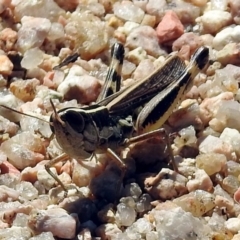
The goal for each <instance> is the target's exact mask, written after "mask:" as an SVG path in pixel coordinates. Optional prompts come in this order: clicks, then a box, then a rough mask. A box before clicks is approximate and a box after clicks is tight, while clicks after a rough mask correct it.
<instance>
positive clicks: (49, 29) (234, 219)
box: [0, 0, 240, 240]
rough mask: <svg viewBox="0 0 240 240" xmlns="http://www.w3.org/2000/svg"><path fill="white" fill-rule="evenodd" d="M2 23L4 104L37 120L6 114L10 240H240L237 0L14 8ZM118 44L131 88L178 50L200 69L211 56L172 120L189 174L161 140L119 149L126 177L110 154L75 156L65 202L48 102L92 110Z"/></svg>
mask: <svg viewBox="0 0 240 240" xmlns="http://www.w3.org/2000/svg"><path fill="white" fill-rule="evenodd" d="M0 18H1V23H0V105H4V106H8V107H10V108H12V109H15V110H17V111H20V112H22V113H25V114H29V115H31V116H34V117H35V118H34V117H29V116H24V115H21V114H19V113H17V112H14V111H12V110H9V109H6V108H3V107H0V144H1V146H0V239H2V240H14V239H21V240H25V239H26V240H27V239H30V240H43V239H44V240H54V239H73V240H83V239H85V240H86V239H95V240H97V239H106V240H120V239H125V240H143V239H146V240H157V239H161V240H183V239H184V240H195V239H196V240H197V239H201V240H205V239H206V240H208V239H214V240H216V239H219V240H222V239H226V240H228V239H229V240H230V239H234V240H238V239H240V205H239V203H240V160H239V159H240V121H239V119H240V103H239V101H240V90H239V82H240V44H239V42H240V1H239V0H221V1H219V0H211V1H208V0H188V1H183V0H172V1H163V0H143V1H137V0H133V1H116V0H83V1H77V0H69V1H62V0H56V1H53V0H41V1H31V0H21V1H18V0H13V1H10V0H2V1H0ZM116 42H119V43H122V44H123V45H124V48H125V59H124V62H123V68H122V74H121V76H122V86H121V87H122V88H125V87H127V86H129V85H131V84H133V83H135V82H137V81H141V79H144V78H146V77H147V76H149V75H150V74H151V73H153V72H154V70H155V69H158V68H159V67H161V66H162V65H163V64H164V63H165V62H166V59H167V57H168V55H169V54H170V53H172V52H175V54H177V55H178V56H179V57H180V58H181V61H182V62H183V63H184V64H186V65H188V64H189V62H191V56H192V55H193V53H194V52H195V51H196V50H197V49H198V48H200V47H202V46H204V47H207V48H208V49H209V58H210V62H209V64H208V65H207V66H206V67H205V68H204V69H203V71H201V72H199V74H198V75H197V76H196V77H195V78H194V80H193V87H192V88H191V89H190V91H189V92H188V93H187V94H186V96H184V98H183V99H181V102H179V106H178V107H177V108H176V109H175V110H174V112H173V113H172V114H171V116H170V117H169V118H168V120H167V122H166V123H165V124H164V128H165V129H166V131H167V132H168V133H170V141H171V148H172V151H173V155H174V158H175V161H176V163H177V167H178V172H176V171H173V170H172V169H171V164H169V149H168V148H167V146H166V140H164V139H163V138H159V137H158V138H151V139H147V140H145V141H142V142H139V143H137V144H133V145H131V146H129V147H127V148H120V147H119V148H117V155H118V156H119V157H121V159H122V160H123V162H124V163H125V164H126V171H125V172H123V170H122V168H120V167H119V165H117V164H116V163H115V162H114V161H112V160H111V158H109V156H108V155H106V154H104V153H96V154H95V155H94V156H93V157H92V158H91V159H90V160H86V159H85V158H84V157H83V156H79V157H76V156H66V157H65V159H64V160H65V161H63V162H59V163H56V164H55V165H54V166H53V167H51V171H52V172H53V173H54V174H56V175H57V176H58V178H59V179H60V180H61V182H62V183H63V184H64V186H66V188H67V189H69V191H68V196H64V191H63V189H62V188H61V187H60V186H59V184H58V183H57V182H56V181H55V180H54V179H53V178H52V177H51V176H50V175H49V174H48V172H47V171H46V170H45V167H44V166H45V164H47V163H49V161H50V159H54V158H55V157H57V156H60V155H61V154H63V153H64V150H63V149H62V148H61V147H60V146H59V143H58V141H57V140H56V138H54V135H53V134H52V131H51V127H50V124H49V120H50V116H51V114H52V113H53V107H52V105H51V103H50V99H52V101H53V104H54V107H55V108H56V109H57V110H60V109H63V108H66V107H77V108H81V107H84V106H88V105H91V104H94V103H95V102H96V100H97V97H98V95H99V93H100V91H101V87H102V85H103V83H104V80H105V77H106V75H107V70H108V66H109V64H110V61H111V59H110V49H111V46H112V45H113V44H114V43H116ZM76 53H77V54H79V57H78V58H77V60H76V61H75V62H71V63H69V64H67V65H66V66H63V67H62V68H61V69H56V70H54V67H56V66H57V65H59V64H60V63H61V62H62V61H63V60H64V59H65V58H66V57H68V56H70V55H72V54H76ZM175 70H176V68H175ZM173 71H174V69H173ZM79 120H80V119H79ZM125 124H126V121H125ZM77 126H78V127H79V124H77ZM94 137H96V136H94ZM77 141H80V138H79V137H76V139H75V141H74V143H76V142H77ZM80 144H81V141H80ZM77 146H78V144H77ZM79 147H80V146H79ZM63 148H65V151H67V148H66V146H64V147H63ZM73 157H75V158H73ZM76 190H77V191H76Z"/></svg>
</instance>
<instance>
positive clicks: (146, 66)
mask: <svg viewBox="0 0 240 240" xmlns="http://www.w3.org/2000/svg"><path fill="white" fill-rule="evenodd" d="M133 51H135V50H133ZM133 51H131V52H133ZM144 58H145V57H144ZM139 62H140V63H139V65H138V66H137V68H136V69H135V71H134V72H133V74H132V77H133V79H135V80H137V81H138V80H141V79H144V77H147V76H148V75H150V74H151V73H152V72H153V71H154V70H155V67H154V64H153V62H152V61H151V60H150V59H143V60H141V61H139Z"/></svg>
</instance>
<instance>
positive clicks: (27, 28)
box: [17, 14, 51, 51]
mask: <svg viewBox="0 0 240 240" xmlns="http://www.w3.org/2000/svg"><path fill="white" fill-rule="evenodd" d="M26 15H27V14H26ZM21 23H22V26H21V28H20V29H19V32H18V40H17V45H18V47H19V48H20V49H21V50H22V51H26V50H29V49H31V48H34V47H40V46H41V45H42V43H43V41H44V39H45V38H46V37H47V34H48V32H49V30H50V27H51V22H50V21H49V20H48V19H46V18H37V17H36V18H35V17H29V16H24V17H23V18H22V19H21Z"/></svg>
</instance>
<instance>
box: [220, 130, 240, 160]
mask: <svg viewBox="0 0 240 240" xmlns="http://www.w3.org/2000/svg"><path fill="white" fill-rule="evenodd" d="M220 139H222V140H223V141H224V142H226V143H228V144H230V145H231V146H232V147H233V150H234V151H235V152H236V154H237V155H238V156H240V149H239V144H240V133H239V131H238V130H236V129H232V128H225V129H224V130H223V132H222V134H221V135H220ZM237 165H239V164H237Z"/></svg>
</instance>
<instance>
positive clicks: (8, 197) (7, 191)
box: [0, 186, 20, 202]
mask: <svg viewBox="0 0 240 240" xmlns="http://www.w3.org/2000/svg"><path fill="white" fill-rule="evenodd" d="M19 196H20V193H19V192H18V191H16V190H14V189H12V188H9V187H7V186H0V201H1V202H10V201H16V200H18V198H19Z"/></svg>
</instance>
